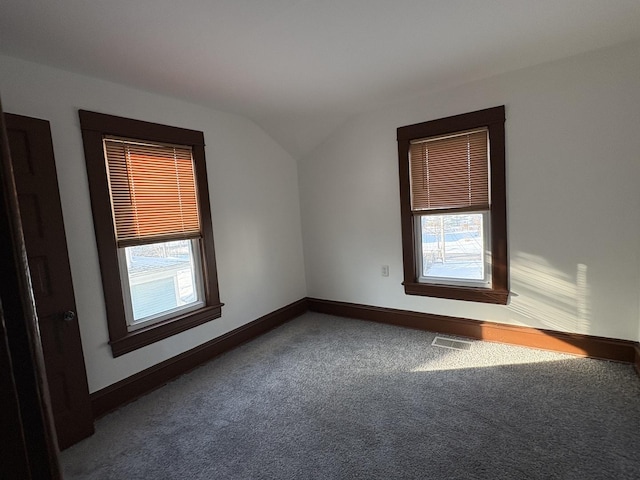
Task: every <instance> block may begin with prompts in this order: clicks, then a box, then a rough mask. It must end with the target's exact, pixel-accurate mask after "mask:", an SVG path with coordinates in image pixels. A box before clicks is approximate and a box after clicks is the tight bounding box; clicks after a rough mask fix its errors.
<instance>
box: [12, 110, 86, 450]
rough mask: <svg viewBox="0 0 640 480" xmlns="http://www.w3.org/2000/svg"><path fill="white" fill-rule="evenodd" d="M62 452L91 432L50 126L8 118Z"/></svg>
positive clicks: (84, 374) (28, 253) (14, 166)
mask: <svg viewBox="0 0 640 480" xmlns="http://www.w3.org/2000/svg"><path fill="white" fill-rule="evenodd" d="M5 120H6V125H7V134H8V137H9V148H10V151H11V160H12V163H13V171H14V178H15V182H16V189H17V192H18V204H19V207H20V216H21V219H22V228H23V231H24V239H25V245H26V249H27V259H28V263H29V270H30V272H31V283H32V287H33V293H34V297H35V301H36V311H37V314H38V322H39V327H40V337H41V339H42V348H43V352H44V360H45V368H46V373H47V381H48V385H49V393H50V395H51V404H52V408H53V418H54V422H55V427H56V433H57V435H58V444H59V446H60V449H64V448H66V447H68V446H70V445H72V444H74V443H76V442H78V441H79V440H82V439H83V438H85V437H88V436H89V435H91V434H92V433H93V414H92V411H91V403H90V400H89V389H88V386H87V374H86V370H85V364H84V356H83V354H82V345H81V342H80V330H79V328H78V319H77V316H76V314H75V311H76V306H75V298H74V294H73V285H72V283H71V270H70V268H69V257H68V252H67V242H66V237H65V232H64V225H63V221H62V208H61V206H60V195H59V192H58V180H57V176H56V167H55V161H54V157H53V145H52V142H51V131H50V129H49V122H47V121H45V120H39V119H35V118H29V117H23V116H19V115H11V114H5Z"/></svg>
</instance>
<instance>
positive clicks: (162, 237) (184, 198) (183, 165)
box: [104, 138, 200, 247]
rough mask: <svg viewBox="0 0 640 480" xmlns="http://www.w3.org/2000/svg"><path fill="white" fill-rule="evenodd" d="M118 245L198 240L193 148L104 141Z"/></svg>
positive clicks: (198, 220)
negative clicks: (186, 239) (187, 239)
mask: <svg viewBox="0 0 640 480" xmlns="http://www.w3.org/2000/svg"><path fill="white" fill-rule="evenodd" d="M104 151H105V159H106V162H107V171H108V174H109V189H110V193H111V203H112V207H113V220H114V224H115V230H116V239H117V243H118V247H126V246H132V245H139V244H144V243H152V242H159V241H167V240H172V239H184V238H196V237H199V236H200V217H199V213H198V212H199V209H198V199H197V188H196V179H195V172H194V167H193V158H192V156H191V147H189V146H174V145H163V144H149V143H143V142H137V141H135V140H129V139H123V138H105V139H104Z"/></svg>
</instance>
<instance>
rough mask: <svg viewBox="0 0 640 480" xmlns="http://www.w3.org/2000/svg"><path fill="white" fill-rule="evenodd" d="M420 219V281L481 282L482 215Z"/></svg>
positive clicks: (482, 253) (483, 266)
mask: <svg viewBox="0 0 640 480" xmlns="http://www.w3.org/2000/svg"><path fill="white" fill-rule="evenodd" d="M420 219H421V221H420V225H421V232H422V275H423V277H435V278H451V279H461V280H480V281H484V280H485V261H484V251H485V246H484V243H485V239H484V228H483V219H484V215H483V214H482V213H472V214H465V215H423V216H421V217H420Z"/></svg>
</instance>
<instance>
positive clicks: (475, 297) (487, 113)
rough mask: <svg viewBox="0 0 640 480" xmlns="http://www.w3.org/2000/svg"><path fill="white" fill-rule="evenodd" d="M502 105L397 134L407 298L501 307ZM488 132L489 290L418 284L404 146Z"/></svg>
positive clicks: (504, 296)
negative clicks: (477, 130) (482, 130)
mask: <svg viewBox="0 0 640 480" xmlns="http://www.w3.org/2000/svg"><path fill="white" fill-rule="evenodd" d="M504 123H505V109H504V105H503V106H499V107H494V108H488V109H485V110H479V111H476V112H471V113H466V114H462V115H456V116H453V117H447V118H443V119H439V120H432V121H428V122H423V123H418V124H415V125H408V126H405V127H400V128H398V132H397V133H398V161H399V174H400V212H401V223H402V253H403V267H404V282H403V285H404V290H405V293H406V294H407V295H423V296H430V297H438V298H448V299H455V300H468V301H475V302H484V303H496V304H502V305H505V304H506V303H507V301H508V297H509V275H508V272H509V270H508V254H507V202H506V173H505V133H504ZM482 127H487V128H488V130H489V150H490V162H491V172H490V179H489V182H490V186H491V210H490V214H489V215H490V218H491V277H492V285H491V288H481V287H458V286H452V285H444V284H431V283H430V284H426V283H420V282H418V280H417V279H418V273H419V272H418V271H417V269H418V262H417V258H416V249H415V241H416V239H415V230H414V219H413V215H412V213H411V187H410V178H409V145H410V142H411V141H412V140H417V139H421V138H427V137H434V136H438V135H446V134H451V133H456V132H461V131H465V130H471V129H474V128H482Z"/></svg>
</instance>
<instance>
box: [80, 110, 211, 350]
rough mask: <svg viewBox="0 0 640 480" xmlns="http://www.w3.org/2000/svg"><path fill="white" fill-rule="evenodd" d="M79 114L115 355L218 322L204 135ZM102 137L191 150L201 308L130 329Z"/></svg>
mask: <svg viewBox="0 0 640 480" xmlns="http://www.w3.org/2000/svg"><path fill="white" fill-rule="evenodd" d="M78 114H79V118H80V126H81V131H82V141H83V144H84V154H85V162H86V167H87V176H88V181H89V193H90V197H91V209H92V212H93V224H94V230H95V235H96V243H97V247H98V258H99V262H100V272H101V276H102V287H103V292H104V299H105V308H106V313H107V325H108V330H109V339H110V341H109V345H110V346H111V351H112V354H113V356H114V357H118V356H120V355H123V354H125V353H128V352H131V351H133V350H136V349H138V348H141V347H144V346H146V345H150V344H152V343H154V342H157V341H159V340H163V339H165V338H168V337H170V336H172V335H176V334H177V333H180V332H183V331H185V330H188V329H190V328H193V327H195V326H197V325H201V324H203V323H206V322H209V321H211V320H214V319H216V318H220V317H221V316H222V306H223V304H222V303H220V294H219V289H218V276H217V270H216V260H215V250H214V242H213V225H212V221H211V207H210V203H209V187H208V182H207V170H206V160H205V153H204V134H203V132H200V131H197V130H189V129H184V128H179V127H172V126H167V125H161V124H157V123H150V122H145V121H141V120H133V119H129V118H123V117H116V116H113V115H107V114H103V113H96V112H90V111H86V110H79V112H78ZM105 136H119V137H127V138H131V139H137V140H142V141H148V142H160V143H171V144H176V145H188V146H191V148H192V156H193V162H194V169H195V175H196V183H197V194H198V203H199V213H200V221H201V229H202V237H201V239H200V242H199V243H200V252H199V253H200V257H201V260H202V263H201V268H202V274H203V286H202V287H203V293H204V298H203V300H204V306H203V307H202V308H199V309H197V310H194V311H188V312H180V313H179V314H178V315H176V316H175V317H171V318H168V319H165V320H162V321H159V322H155V323H152V324H150V325H146V326H144V327H140V328H136V329H133V330H129V328H128V324H127V319H126V314H125V305H124V292H123V287H122V283H121V272H120V266H119V261H118V247H117V244H116V233H115V226H114V223H113V215H112V209H111V196H110V192H109V183H108V174H107V169H106V162H105V157H104V148H103V142H102V141H103V138H104V137H105Z"/></svg>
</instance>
